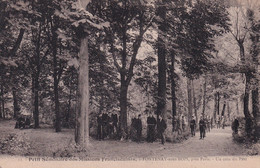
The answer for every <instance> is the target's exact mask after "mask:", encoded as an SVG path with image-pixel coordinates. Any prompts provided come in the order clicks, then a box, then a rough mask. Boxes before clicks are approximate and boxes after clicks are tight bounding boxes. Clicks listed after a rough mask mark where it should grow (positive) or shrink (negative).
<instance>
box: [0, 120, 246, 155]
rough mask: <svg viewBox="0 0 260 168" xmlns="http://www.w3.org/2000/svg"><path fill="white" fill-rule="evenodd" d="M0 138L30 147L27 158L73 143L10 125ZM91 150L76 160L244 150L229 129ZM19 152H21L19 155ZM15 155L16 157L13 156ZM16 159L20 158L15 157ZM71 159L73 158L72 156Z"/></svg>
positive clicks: (103, 144)
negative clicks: (14, 138)
mask: <svg viewBox="0 0 260 168" xmlns="http://www.w3.org/2000/svg"><path fill="white" fill-rule="evenodd" d="M0 132H1V134H0V138H1V137H5V136H8V135H9V134H16V135H18V136H20V137H22V138H24V139H26V142H28V143H29V144H30V147H29V149H28V151H30V152H29V154H28V155H33V156H36V155H37V156H51V157H52V156H53V153H57V151H62V150H64V149H65V148H66V147H68V146H69V144H71V143H73V142H74V141H73V140H74V130H73V129H63V131H62V132H61V133H55V132H54V129H52V128H42V129H37V130H35V129H27V130H19V129H14V121H4V122H1V123H0ZM90 142H91V147H90V149H89V150H88V151H87V152H85V153H81V154H80V156H87V157H91V158H125V159H130V158H171V157H174V158H175V157H177V158H185V157H203V156H205V157H206V156H235V155H240V156H242V155H246V154H247V153H246V152H247V151H246V149H245V148H244V147H243V146H242V145H241V144H237V143H235V142H234V141H233V140H232V131H231V129H230V128H225V129H213V130H211V132H209V133H207V134H206V138H205V139H204V140H199V133H196V136H195V137H190V138H189V139H188V140H186V141H183V142H182V143H169V142H167V143H166V144H165V145H162V144H160V142H159V141H157V142H154V143H147V142H141V143H136V142H129V141H114V140H105V141H97V140H95V139H90ZM22 152H23V151H22ZM14 154H15V155H16V153H14ZM17 155H20V154H19V153H17ZM72 156H74V154H73V155H72Z"/></svg>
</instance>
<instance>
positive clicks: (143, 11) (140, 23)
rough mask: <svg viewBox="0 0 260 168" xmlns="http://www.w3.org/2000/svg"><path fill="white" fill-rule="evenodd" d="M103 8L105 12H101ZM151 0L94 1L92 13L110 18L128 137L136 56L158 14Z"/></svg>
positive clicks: (122, 119) (109, 34)
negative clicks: (154, 11)
mask: <svg viewBox="0 0 260 168" xmlns="http://www.w3.org/2000/svg"><path fill="white" fill-rule="evenodd" d="M99 8H101V9H102V12H101V13H100V12H98V11H101V10H96V9H99ZM150 8H151V7H150V6H149V5H148V1H139V0H138V1H134V2H131V1H128V0H120V1H114V0H113V1H108V2H102V3H101V1H97V2H96V3H94V2H93V7H92V13H93V14H95V13H96V14H97V16H99V17H100V18H102V19H103V20H104V21H107V22H109V24H110V27H109V29H106V30H105V31H106V34H107V45H108V48H109V49H110V53H111V54H112V57H113V61H114V65H115V67H116V69H117V72H118V73H119V75H120V98H119V101H120V128H121V133H122V136H123V137H124V138H126V137H127V134H128V128H127V94H128V87H129V84H130V82H131V80H132V77H133V76H134V66H135V64H136V56H137V54H138V50H139V48H140V46H141V43H142V41H143V36H144V34H145V33H146V31H147V30H148V29H149V27H150V26H151V24H152V21H153V18H154V14H153V11H152V10H151V9H150Z"/></svg>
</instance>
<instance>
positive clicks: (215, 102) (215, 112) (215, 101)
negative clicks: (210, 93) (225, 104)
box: [213, 93, 218, 122]
mask: <svg viewBox="0 0 260 168" xmlns="http://www.w3.org/2000/svg"><path fill="white" fill-rule="evenodd" d="M217 111H218V94H217V93H215V94H214V113H213V121H214V122H216V119H217Z"/></svg>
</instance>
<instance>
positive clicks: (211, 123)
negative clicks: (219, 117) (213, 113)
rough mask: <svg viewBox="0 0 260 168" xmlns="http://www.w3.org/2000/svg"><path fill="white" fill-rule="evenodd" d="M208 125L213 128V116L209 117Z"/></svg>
mask: <svg viewBox="0 0 260 168" xmlns="http://www.w3.org/2000/svg"><path fill="white" fill-rule="evenodd" d="M210 127H211V129H213V117H211V119H210Z"/></svg>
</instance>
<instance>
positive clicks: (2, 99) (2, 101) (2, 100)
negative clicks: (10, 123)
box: [1, 76, 5, 119]
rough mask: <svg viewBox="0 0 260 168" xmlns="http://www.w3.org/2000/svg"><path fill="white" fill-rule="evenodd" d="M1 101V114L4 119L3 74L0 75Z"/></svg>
mask: <svg viewBox="0 0 260 168" xmlns="http://www.w3.org/2000/svg"><path fill="white" fill-rule="evenodd" d="M1 103H2V109H1V110H2V115H3V119H5V99H4V84H3V76H2V84H1Z"/></svg>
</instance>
